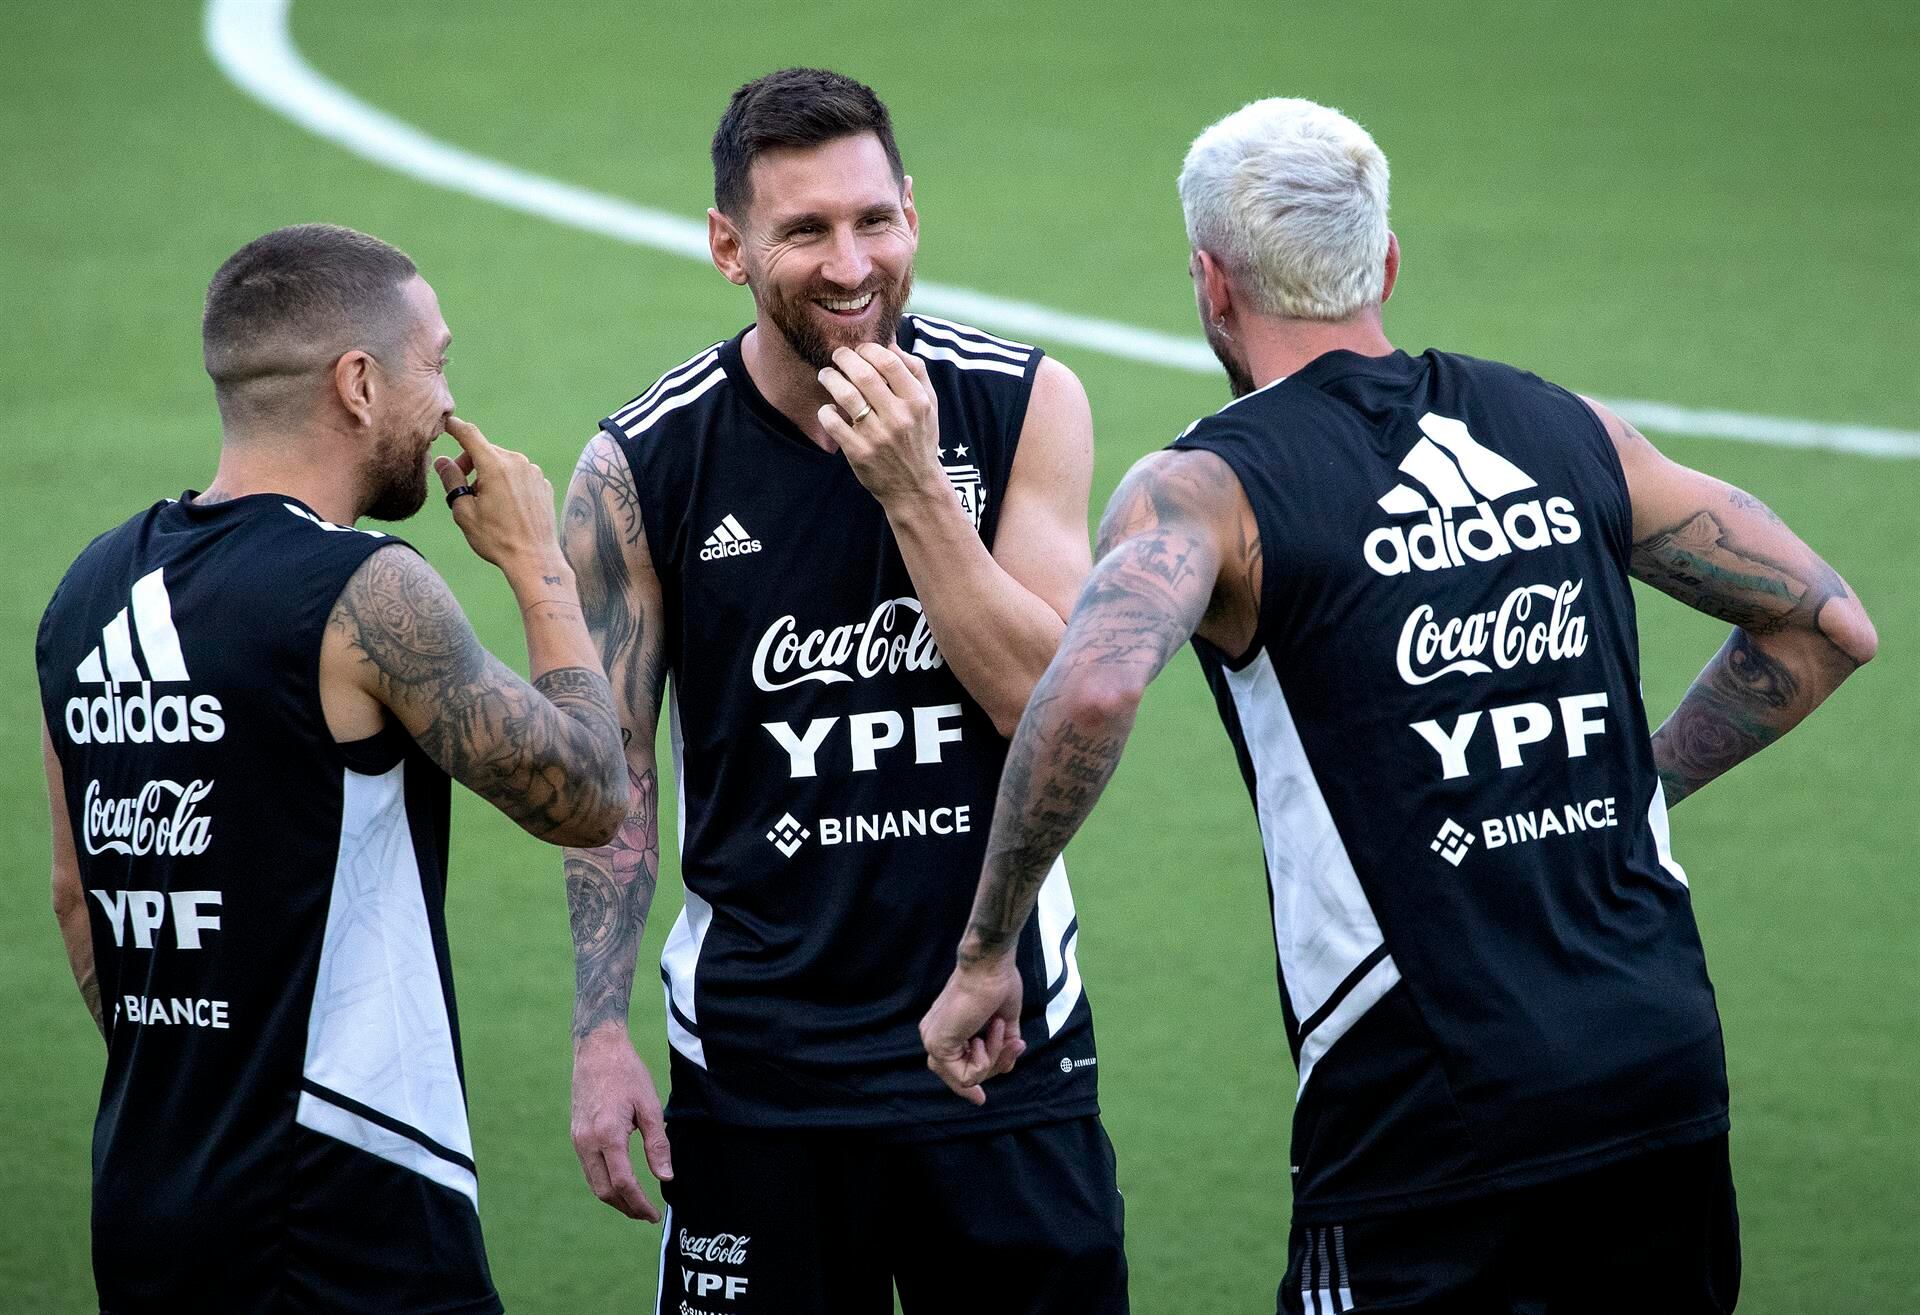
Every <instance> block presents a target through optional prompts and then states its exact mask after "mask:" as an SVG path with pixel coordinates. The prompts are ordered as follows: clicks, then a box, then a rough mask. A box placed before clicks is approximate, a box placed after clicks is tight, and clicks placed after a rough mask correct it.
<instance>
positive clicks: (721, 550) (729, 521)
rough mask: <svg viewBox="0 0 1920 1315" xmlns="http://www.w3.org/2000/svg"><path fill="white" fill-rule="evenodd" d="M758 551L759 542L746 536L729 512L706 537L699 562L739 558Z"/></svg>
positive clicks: (748, 535) (750, 536) (743, 529)
mask: <svg viewBox="0 0 1920 1315" xmlns="http://www.w3.org/2000/svg"><path fill="white" fill-rule="evenodd" d="M759 551H760V540H758V539H756V538H754V537H753V536H752V535H751V534H748V533H747V531H746V530H745V528H743V527H742V526H741V524H740V522H739V521H737V520H735V519H734V518H733V513H731V512H729V513H727V515H725V516H723V517H722V518H721V520H720V523H719V524H718V525H716V526H714V527H713V533H712V534H709V535H708V536H707V544H706V547H704V548H702V549H701V550H700V560H701V561H703V562H712V561H718V560H719V559H720V558H722V557H739V556H742V555H744V554H746V553H750V552H759Z"/></svg>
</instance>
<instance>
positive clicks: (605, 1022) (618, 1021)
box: [573, 1018, 633, 1055]
mask: <svg viewBox="0 0 1920 1315" xmlns="http://www.w3.org/2000/svg"><path fill="white" fill-rule="evenodd" d="M632 1044H633V1039H632V1038H631V1037H630V1036H629V1035H628V1034H627V1023H626V1020H625V1019H623V1018H602V1019H600V1020H599V1021H598V1022H596V1023H594V1024H593V1026H591V1027H589V1028H588V1029H587V1030H586V1031H584V1032H581V1031H576V1032H575V1033H574V1034H573V1053H574V1054H576V1055H578V1054H580V1052H582V1051H584V1050H590V1049H593V1048H594V1047H596V1046H601V1045H615V1046H628V1047H631V1046H632Z"/></svg>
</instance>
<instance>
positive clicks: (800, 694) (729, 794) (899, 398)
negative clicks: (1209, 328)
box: [563, 69, 1126, 1315]
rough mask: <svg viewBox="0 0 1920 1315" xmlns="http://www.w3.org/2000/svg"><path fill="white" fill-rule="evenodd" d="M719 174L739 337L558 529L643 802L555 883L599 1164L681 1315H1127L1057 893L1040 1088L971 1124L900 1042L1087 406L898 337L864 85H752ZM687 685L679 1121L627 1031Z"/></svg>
mask: <svg viewBox="0 0 1920 1315" xmlns="http://www.w3.org/2000/svg"><path fill="white" fill-rule="evenodd" d="M713 159H714V184H715V186H714V193H715V196H714V199H715V208H714V209H712V210H710V211H709V212H708V223H709V236H710V240H711V246H712V253H713V261H714V264H715V265H716V266H717V267H718V268H719V270H720V272H721V273H722V274H724V275H725V276H726V277H727V278H728V279H729V280H730V281H732V282H733V283H736V284H745V285H746V286H747V287H749V288H750V289H751V290H752V292H753V297H754V305H755V310H756V314H755V319H754V322H753V324H752V325H750V326H749V327H748V328H746V329H745V330H743V331H742V332H741V333H739V334H737V335H736V336H734V337H733V338H731V339H729V340H728V341H726V342H723V343H719V344H716V345H714V346H712V347H709V348H705V349H703V350H701V351H700V352H698V353H696V354H695V355H694V356H693V357H692V358H691V359H690V360H688V361H686V362H685V363H684V364H682V365H680V366H677V367H675V368H674V369H672V370H670V371H668V372H667V374H666V375H665V376H663V377H662V378H661V379H660V381H659V382H658V383H656V384H654V385H653V387H651V388H650V389H648V390H647V391H646V392H644V393H642V394H641V395H640V396H639V397H637V398H636V399H635V400H633V401H632V402H630V403H628V404H627V405H626V406H624V407H621V408H620V409H619V410H618V411H616V412H614V413H613V415H611V416H610V417H608V418H607V419H606V420H604V421H602V422H601V425H600V430H601V432H600V433H599V434H598V435H597V436H596V437H595V438H594V439H593V441H592V442H591V443H589V444H588V445H587V449H586V452H585V454H584V455H583V457H582V458H581V461H580V465H579V468H578V469H577V470H576V471H575V473H574V480H573V486H572V488H571V489H570V490H569V492H568V495H567V506H566V522H565V527H564V531H563V534H564V537H565V541H566V546H567V551H568V557H569V559H570V560H571V561H572V563H573V566H574V569H575V571H576V573H577V574H578V577H579V580H580V588H581V596H582V600H583V605H584V606H585V608H586V610H587V618H588V626H589V628H590V629H591V630H592V632H593V635H594V638H595V641H596V642H597V643H598V644H599V646H600V653H601V656H602V658H603V659H604V660H605V662H606V665H607V670H608V673H609V674H610V676H611V677H612V679H613V685H614V689H615V699H616V701H617V702H618V703H619V704H620V705H621V715H622V720H623V724H624V727H625V729H626V731H627V733H628V737H629V739H628V746H627V762H628V770H629V772H630V774H631V777H632V781H633V791H632V798H631V803H630V809H629V815H628V818H627V824H626V826H625V827H624V828H623V829H622V831H621V833H620V835H619V836H617V837H616V838H615V840H614V842H613V843H612V844H611V845H608V846H605V847H603V848H600V849H581V850H572V851H569V853H568V859H567V890H568V898H569V905H570V908H571V910H572V915H573V937H574V948H575V955H576V960H577V969H578V994H577V996H576V1001H575V1012H574V1075H573V1135H574V1145H575V1148H576V1149H577V1150H578V1152H579V1154H580V1159H581V1164H582V1166H583V1167H584V1168H585V1170H586V1175H587V1179H588V1181H589V1182H590V1183H591V1185H592V1186H593V1189H594V1192H595V1194H596V1195H597V1196H599V1197H600V1199H602V1200H603V1201H606V1202H607V1203H608V1204H610V1205H613V1206H615V1207H616V1208H618V1209H620V1210H622V1211H624V1212H626V1213H627V1214H629V1215H632V1216H634V1217H636V1218H642V1219H649V1220H657V1219H658V1218H659V1213H658V1211H657V1210H656V1209H655V1207H654V1205H653V1203H652V1202H651V1201H649V1200H648V1199H647V1196H646V1194H645V1193H644V1192H643V1191H642V1190H641V1187H640V1184H639V1182H638V1180H637V1179H636V1178H635V1176H634V1172H633V1168H632V1164H631V1160H630V1158H629V1151H628V1147H629V1139H630V1137H631V1136H632V1134H633V1133H634V1132H635V1131H636V1130H638V1131H639V1132H641V1134H642V1136H643V1141H644V1143H645V1146H646V1155H647V1160H648V1162H649V1164H650V1166H651V1168H652V1169H653V1172H654V1174H655V1175H656V1176H657V1177H659V1178H660V1179H661V1181H662V1183H663V1184H664V1187H663V1191H664V1194H665V1196H666V1199H667V1202H668V1205H669V1207H670V1209H669V1210H668V1213H667V1221H666V1227H665V1230H664V1231H665V1234H666V1236H665V1238H664V1240H663V1250H664V1255H663V1258H662V1265H661V1271H660V1272H661V1274H662V1293H661V1299H660V1304H659V1306H658V1307H657V1308H658V1309H660V1310H669V1311H681V1310H690V1309H698V1310H715V1309H724V1310H726V1311H728V1312H729V1313H730V1315H750V1313H751V1312H778V1315H806V1313H807V1312H823V1313H824V1312H829V1311H831V1312H834V1313H835V1315H847V1313H849V1312H851V1313H852V1315H862V1313H863V1312H869V1311H870V1312H873V1315H886V1313H887V1312H890V1311H891V1310H892V1296H891V1289H892V1288H893V1287H894V1286H895V1285H896V1284H897V1285H898V1288H899V1291H900V1296H901V1301H902V1304H903V1306H904V1308H905V1309H906V1310H907V1311H908V1312H910V1313H911V1315H926V1313H927V1312H932V1311H942V1310H949V1309H956V1308H957V1307H956V1306H955V1303H956V1302H958V1301H961V1300H963V1299H964V1300H966V1301H967V1302H968V1303H970V1304H971V1305H972V1306H973V1308H975V1309H980V1310H992V1311H995V1312H1021V1311H1032V1312H1041V1311H1045V1312H1051V1313H1053V1315H1060V1313H1062V1312H1118V1311H1124V1310H1125V1309H1126V1264H1125V1260H1124V1258H1123V1256H1122V1253H1121V1203H1120V1197H1119V1193H1118V1191H1117V1190H1116V1188H1115V1184H1114V1162H1113V1151H1112V1148H1111V1146H1110V1145H1109V1144H1108V1142H1107V1138H1106V1134H1105V1133H1104V1132H1103V1131H1102V1129H1101V1127H1100V1123H1099V1119H1098V1104H1097V1101H1096V1092H1095V1076H1094V1075H1095V1069H1094V1063H1093V1061H1094V1050H1093V1033H1092V1018H1091V1015H1090V1013H1089V1011H1088V1006H1087V1002H1086V997H1085V994H1084V992H1083V991H1082V990H1081V986H1080V974H1079V970H1078V967H1077V966H1076V960H1075V949H1076V936H1077V929H1078V924H1077V922H1076V920H1075V917H1074V912H1073V897H1072V895H1071V894H1070V893H1069V891H1068V889H1067V879H1066V873H1065V870H1064V869H1063V868H1056V869H1055V871H1054V873H1053V874H1052V876H1051V878H1050V879H1049V880H1048V882H1047V888H1046V891H1045V893H1044V894H1043V895H1042V896H1041V899H1040V907H1039V911H1038V912H1037V914H1036V915H1035V917H1034V918H1033V919H1031V920H1030V921H1029V923H1028V925H1027V926H1026V928H1025V929H1024V932H1023V933H1022V935H1021V938H1020V946H1019V949H1018V952H1017V957H1018V958H1019V961H1020V965H1021V968H1020V971H1021V972H1022V973H1023V974H1024V976H1025V980H1026V982H1027V989H1028V996H1027V998H1028V999H1029V1000H1031V1001H1032V1002H1033V1004H1032V1007H1031V1008H1030V1009H1028V1010H1027V1011H1026V1012H1025V1013H1024V1014H1023V1015H1022V1016H1020V1017H1019V1018H1018V1019H1017V1021H1015V1022H1014V1023H1013V1024H1012V1025H1010V1026H1009V1025H1002V1027H1001V1028H1000V1030H999V1031H998V1032H997V1033H996V1034H995V1036H994V1038H993V1041H994V1044H995V1046H996V1051H997V1053H998V1054H1001V1055H1004V1056H1006V1057H1007V1059H1008V1061H1009V1062H1010V1061H1011V1058H1012V1056H1014V1055H1018V1054H1020V1053H1021V1052H1022V1051H1023V1050H1025V1051H1028V1052H1029V1054H1030V1058H1032V1059H1033V1060H1034V1061H1036V1062H1032V1063H1029V1064H1027V1065H1023V1066H1022V1069H1021V1073H1020V1076H1019V1077H1016V1078H1009V1080H1008V1081H1007V1082H1006V1083H1005V1084H1002V1085H997V1086H996V1087H995V1089H994V1097H993V1102H992V1103H991V1104H990V1105H987V1104H967V1103H964V1102H961V1101H957V1100H955V1099H954V1098H953V1097H952V1096H951V1095H950V1094H948V1093H947V1091H946V1089H945V1088H944V1087H943V1086H942V1085H941V1084H940V1083H939V1081H937V1080H936V1079H935V1078H934V1077H933V1075H932V1074H931V1073H929V1072H928V1070H927V1067H926V1063H925V1058H924V1056H923V1055H922V1054H921V1052H920V1045H919V1037H918V1034H917V1032H916V1031H915V1024H916V1022H917V1021H918V1018H919V1015H920V1013H921V1012H922V1011H923V1010H924V1009H925V1008H926V1006H927V1005H929V1004H930V1003H931V1002H932V1001H933V998H934V996H935V994H936V993H937V992H938V990H939V988H940V985H941V983H942V982H943V981H944V980H945V978H946V975H947V972H948V970H949V969H950V968H951V966H952V941H953V938H954V937H955V936H956V935H957V934H958V933H959V930H960V928H961V927H962V926H963V925H964V923H965V919H966V913H967V907H968V902H969V899H970V893H971V890H972V888H973V884H974V877H975V875H976V873H977V872H978V869H979V866H980V862H981V858H982V844H983V841H984V840H985V831H984V826H985V821H986V817H987V811H988V809H989V807H990V806H991V804H992V801H993V794H994V788H995V785H996V783H997V781H998V780H999V776H1000V769H1001V765H1002V762H1003V761H1004V759H1005V756H1006V739H1005V736H1006V735H1007V734H1008V733H1009V732H1010V731H1011V730H1012V728H1013V726H1014V725H1015V723H1016V722H1017V721H1018V720H1019V717H1020V713H1021V710H1022V709H1023V708H1024V707H1025V706H1026V702H1027V697H1028V695H1029V694H1030V693H1031V692H1032V690H1033V685H1034V681H1035V680H1036V679H1037V678H1038V677H1039V675H1040V672H1041V671H1042V670H1044V669H1045V667H1046V665H1047V663H1048V661H1049V660H1051V658H1052V656H1053V653H1054V650H1055V648H1056V646H1057V645H1058V644H1059V641H1060V636H1061V633H1062V630H1063V622H1062V620H1061V618H1062V617H1063V616H1064V615H1065V614H1066V612H1067V610H1068V609H1069V607H1071V605H1072V602H1073V598H1074V595H1075V592H1076V591H1077V590H1078V589H1079V587H1080V583H1081V581H1082V579H1083V578H1084V577H1085V575H1086V573H1087V570H1088V568H1089V554H1088V549H1087V536H1086V501H1087V487H1088V483H1089V480H1090V479H1091V470H1092V460H1093V453H1092V443H1093V439H1092V421H1091V418H1090V417H1089V415H1088V411H1087V402H1086V395H1085V393H1084V392H1082V390H1081V388H1080V384H1079V381H1078V380H1076V379H1075V378H1074V376H1073V374H1072V373H1071V372H1070V371H1068V370H1067V369H1066V368H1064V367H1063V366H1061V365H1059V364H1058V363H1057V362H1055V361H1052V360H1049V359H1046V358H1045V357H1044V356H1043V355H1042V353H1041V352H1040V351H1039V349H1037V348H1034V347H1028V346H1024V345H1022V344H1019V343H1014V342H1008V341H1007V340H1005V339H1002V338H997V337H994V336H993V335H991V334H988V333H984V332H982V331H980V330H978V329H972V328H968V327H965V326H963V325H957V324H950V323H947V322H945V321H942V320H935V319H932V318H929V317H927V316H922V315H909V314H906V313H905V307H906V303H907V295H908V291H909V289H910V288H911V286H912V279H913V257H914V252H915V249H916V247H917V246H918V242H919V231H920V220H919V215H918V214H917V212H916V211H915V209H914V204H913V181H912V179H910V178H908V177H907V176H906V174H905V172H904V170H903V169H902V167H901V163H900V154H899V150H898V148H897V147H896V146H895V144H894V140H893V131H892V127H891V124H890V121H889V118H888V115H887V111H886V108H885V107H884V106H883V105H881V103H880V102H879V100H878V99H877V98H876V97H875V96H874V94H873V92H872V91H870V90H869V89H868V88H866V87H864V86H862V85H861V84H859V83H857V82H853V81H850V80H849V79H846V78H843V77H840V76H838V75H836V74H832V73H826V72H822V71H819V70H814V69H789V70H786V71H783V72H780V73H775V74H771V75H769V76H767V77H764V78H761V79H759V80H758V81H756V82H752V83H749V84H748V85H747V86H745V87H742V88H741V89H740V90H739V91H738V92H737V93H735V95H734V97H733V101H732V103H731V105H730V106H729V107H728V109H727V112H726V115H725V116H724V118H723V119H722V120H721V123H720V128H719V131H718V132H717V133H716V134H715V135H714V140H713ZM669 672H670V673H671V674H672V676H673V687H674V699H673V715H672V718H671V721H672V727H673V731H672V737H673V747H674V751H675V775H676V777H677V778H678V783H679V786H680V791H681V794H680V798H681V809H680V824H681V837H682V839H681V870H682V876H683V879H684V881H685V885H686V907H685V910H684V911H683V912H682V914H681V916H680V919H679V921H678V922H677V923H676V924H675V925H674V928H673V930H672V932H671V934H670V935H669V936H668V938H667V944H666V949H665V952H664V954H663V956H662V962H661V969H662V975H663V977H664V978H665V979H666V988H667V1007H666V1025H667V1035H668V1039H669V1041H670V1042H671V1044H672V1064H673V1098H672V1102H671V1104H670V1107H669V1109H668V1111H667V1114H666V1119H665V1123H664V1125H663V1122H662V1114H661V1109H660V1101H659V1097H658V1096H657V1095H656V1094H655V1091H654V1086H653V1082H652V1079H651V1077H650V1076H649V1075H648V1073H647V1071H646V1069H645V1067H644V1066H643V1065H642V1064H641V1063H640V1060H639V1059H638V1057H637V1056H636V1055H635V1054H634V1050H633V1045H632V1042H631V1041H630V1039H629V1037H628V1033H627V1007H628V997H629V993H630V991H631V989H632V985H633V973H634V959H635V954H636V951H637V949H638V946H639V941H640V935H641V930H642V928H643V926H644V924H645V920H646V915H647V909H648V906H649V904H650V902H651V900H652V896H653V889H654V882H655V878H656V875H657V873H658V868H659V839H658V836H659V831H658V826H657V812H656V804H657V801H658V798H659V791H658V787H657V778H656V775H655V765H654V735H655V730H656V726H657V723H658V714H659V710H660V695H661V691H662V688H663V681H664V678H665V676H666V674H667V673H669ZM669 1130H670V1131H671V1138H672V1144H671V1150H669V1145H668V1131H669ZM960 1273H964V1274H967V1275H969V1279H968V1281H967V1282H966V1283H965V1284H956V1283H955V1282H954V1281H953V1275H955V1274H960ZM976 1276H977V1277H976Z"/></svg>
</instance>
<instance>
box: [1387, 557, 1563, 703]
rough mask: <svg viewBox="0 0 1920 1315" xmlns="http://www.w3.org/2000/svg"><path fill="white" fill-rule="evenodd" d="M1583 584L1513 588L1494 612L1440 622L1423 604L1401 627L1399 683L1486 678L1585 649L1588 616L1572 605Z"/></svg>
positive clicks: (1417, 683) (1397, 655)
mask: <svg viewBox="0 0 1920 1315" xmlns="http://www.w3.org/2000/svg"><path fill="white" fill-rule="evenodd" d="M1585 587H1586V581H1584V580H1563V581H1561V582H1560V583H1559V584H1558V585H1545V584H1530V585H1524V586H1522V587H1521V588H1518V589H1515V590H1514V591H1513V592H1512V593H1510V594H1508V595H1507V596H1506V598H1505V599H1504V600H1503V601H1502V602H1501V604H1500V605H1499V606H1498V607H1496V608H1493V609H1492V610H1490V611H1485V612H1472V613H1469V614H1468V615H1466V616H1462V617H1454V618H1451V619H1449V620H1444V621H1443V620H1441V619H1440V618H1439V617H1438V616H1436V615H1435V613H1434V610H1433V608H1432V607H1430V606H1428V605H1427V604H1425V603H1422V604H1421V605H1420V606H1418V607H1416V608H1414V609H1413V611H1412V612H1410V613H1408V615H1407V622H1406V624H1405V625H1403V626H1401V627H1400V645H1399V648H1398V649H1397V650H1396V652H1395V660H1396V662H1397V663H1398V665H1399V668H1400V679H1402V680H1404V681H1406V682H1407V684H1409V685H1425V684H1429V683H1430V682H1432V681H1436V680H1438V679H1440V677H1442V676H1448V675H1456V674H1457V675H1463V676H1484V675H1486V674H1487V673H1489V672H1491V671H1493V670H1495V669H1496V668H1497V669H1499V670H1501V671H1511V670H1512V669H1513V668H1515V667H1517V666H1521V665H1523V664H1524V665H1527V666H1533V665H1536V664H1538V663H1541V662H1564V661H1566V660H1567V659H1568V658H1577V657H1579V656H1580V655H1581V654H1583V653H1585V652H1586V651H1587V618H1586V617H1584V616H1579V615H1576V614H1575V613H1574V610H1573V605H1574V603H1575V602H1577V601H1578V600H1579V598H1580V593H1581V591H1582V590H1583V589H1584V588H1585Z"/></svg>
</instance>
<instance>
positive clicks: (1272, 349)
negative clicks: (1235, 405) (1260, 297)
mask: <svg viewBox="0 0 1920 1315" xmlns="http://www.w3.org/2000/svg"><path fill="white" fill-rule="evenodd" d="M1234 331H1235V333H1236V334H1238V336H1239V339H1240V348H1241V350H1242V351H1244V352H1245V353H1246V354H1247V372H1248V373H1249V374H1251V375H1252V376H1253V385H1254V387H1256V388H1265V387H1266V386H1267V385H1268V384H1270V383H1272V382H1273V381H1274V380H1276V379H1284V378H1286V377H1287V376H1288V375H1290V374H1293V373H1295V372H1297V371H1298V370H1300V368H1301V367H1302V366H1304V365H1306V364H1307V363H1308V362H1309V361H1312V360H1314V359H1315V358H1317V357H1321V356H1325V355H1326V354H1327V353H1328V352H1336V351H1348V352H1354V353H1356V354H1357V355H1360V356H1391V355H1392V354H1393V344H1392V343H1391V342H1388V341H1387V335H1386V331H1385V330H1384V329H1383V328H1382V327H1381V324H1380V308H1379V307H1378V306H1372V307H1369V308H1368V309H1366V310H1363V311H1361V312H1360V313H1359V314H1358V315H1355V316H1353V317H1352V318H1351V319H1345V320H1290V319H1279V318H1270V317H1268V316H1265V315H1249V316H1242V317H1241V318H1240V323H1239V324H1238V325H1236V326H1235V328H1234Z"/></svg>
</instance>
